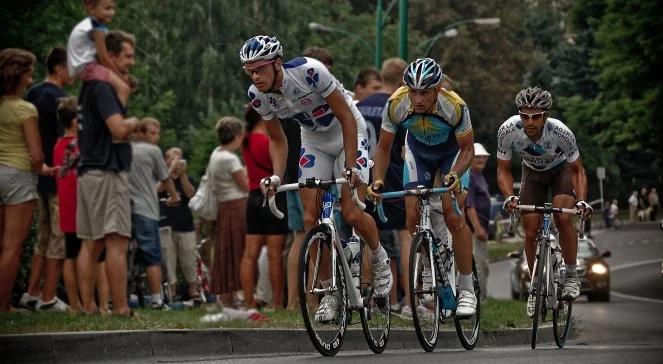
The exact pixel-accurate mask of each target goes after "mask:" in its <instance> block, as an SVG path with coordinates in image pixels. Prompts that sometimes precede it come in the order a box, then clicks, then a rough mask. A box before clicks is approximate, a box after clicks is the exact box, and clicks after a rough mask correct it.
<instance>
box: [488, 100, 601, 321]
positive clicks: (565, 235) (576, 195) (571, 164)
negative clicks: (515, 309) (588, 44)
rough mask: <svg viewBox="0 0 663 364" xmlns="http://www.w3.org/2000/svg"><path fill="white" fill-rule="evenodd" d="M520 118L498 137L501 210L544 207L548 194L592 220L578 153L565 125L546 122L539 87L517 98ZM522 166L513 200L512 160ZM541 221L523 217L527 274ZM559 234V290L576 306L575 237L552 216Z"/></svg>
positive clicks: (546, 106) (565, 218) (562, 219)
mask: <svg viewBox="0 0 663 364" xmlns="http://www.w3.org/2000/svg"><path fill="white" fill-rule="evenodd" d="M516 106H517V107H518V113H519V114H518V115H514V116H512V117H510V118H509V119H507V120H506V121H505V122H504V123H503V124H502V126H501V127H500V129H499V131H498V133H497V183H498V185H499V188H500V190H501V191H502V193H503V194H504V196H505V197H506V201H505V202H504V208H505V209H506V210H508V211H512V210H513V209H514V208H515V207H516V205H518V204H524V205H539V206H540V205H543V204H544V203H546V202H548V201H547V200H548V190H549V189H550V190H551V192H552V196H553V201H552V203H553V206H555V207H565V208H572V207H574V206H575V207H576V208H578V209H581V210H583V211H584V215H585V216H589V215H591V212H592V208H591V206H589V204H587V203H586V202H585V201H584V200H585V196H586V192H587V177H586V175H585V169H584V167H583V165H582V162H581V161H580V152H579V151H578V146H577V145H576V140H575V136H574V135H573V132H572V131H571V130H570V129H569V128H568V127H567V126H566V125H564V123H562V122H561V121H559V120H557V119H553V118H550V117H549V116H548V114H549V110H550V108H551V106H552V95H551V94H550V93H549V92H548V91H544V90H542V89H540V88H538V87H533V88H531V87H530V88H527V89H524V90H521V91H520V92H519V93H518V95H517V96H516ZM514 152H515V153H516V154H518V155H520V156H521V158H522V161H523V167H522V180H521V185H520V196H514V195H513V176H512V174H511V155H512V154H513V153H514ZM540 219H541V215H540V214H536V213H523V215H522V223H523V227H524V230H525V254H526V256H527V264H528V266H529V270H530V274H531V272H532V268H533V267H532V266H533V264H534V254H535V249H536V248H535V242H534V240H535V238H536V234H537V232H538V229H539V227H540V225H541V223H540ZM555 224H556V226H557V227H558V229H559V235H560V236H559V238H560V244H561V246H562V255H563V257H564V261H565V263H566V280H565V281H564V289H563V290H562V298H563V299H564V300H569V301H570V300H574V299H576V298H577V297H578V295H579V294H580V284H579V282H578V277H577V274H576V254H577V249H578V237H577V235H576V229H575V225H574V223H573V220H572V219H571V217H570V216H569V215H563V214H559V215H557V214H556V215H555ZM534 304H535V300H534V298H533V296H532V295H530V296H529V297H528V299H527V315H528V316H529V317H532V315H533V313H534Z"/></svg>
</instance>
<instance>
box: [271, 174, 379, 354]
mask: <svg viewBox="0 0 663 364" xmlns="http://www.w3.org/2000/svg"><path fill="white" fill-rule="evenodd" d="M348 173H349V171H347V170H346V171H344V176H345V178H339V179H336V180H331V181H328V180H320V179H315V178H309V179H307V180H306V182H304V183H292V184H287V185H283V186H280V187H279V188H278V189H277V193H279V192H283V191H291V190H297V189H300V188H313V189H317V190H318V191H319V192H320V193H321V194H322V206H321V214H320V219H319V220H318V224H317V225H316V226H314V227H313V228H312V229H311V230H310V231H309V232H308V234H307V236H306V238H305V240H304V243H303V244H302V247H301V250H300V253H299V286H298V287H299V302H300V308H301V312H302V317H303V319H304V325H305V326H306V332H307V333H308V336H309V338H310V339H311V342H312V343H313V346H314V347H315V348H316V349H317V350H318V352H319V353H320V354H322V355H324V356H333V355H336V354H337V353H338V352H339V350H340V349H341V347H342V345H343V340H344V338H345V332H346V329H347V326H348V324H350V323H352V322H351V321H352V313H353V312H358V313H359V317H360V320H361V325H362V329H363V332H364V337H365V339H366V342H367V343H368V346H369V348H370V349H371V350H372V351H373V352H374V353H376V354H379V353H381V352H383V351H384V349H385V348H386V346H387V341H388V339H389V332H390V327H391V326H390V325H391V316H390V310H389V307H390V303H389V296H387V297H385V298H376V297H375V295H374V290H373V287H372V280H371V279H370V278H371V277H370V275H371V273H370V272H371V270H370V264H369V265H366V264H361V262H362V257H363V256H364V254H363V253H364V250H365V247H366V244H365V243H364V242H363V241H360V240H359V238H358V237H356V236H354V237H353V238H351V241H352V240H353V239H356V240H357V241H359V244H356V245H358V247H357V248H353V246H355V245H351V246H345V247H344V246H343V242H342V241H341V240H340V239H339V237H338V233H337V230H336V225H335V223H334V220H333V218H332V206H333V202H334V200H335V197H334V195H333V194H331V193H330V192H329V189H330V188H331V186H333V185H335V184H343V183H347V179H348V178H349V177H350V176H349V175H348ZM350 194H351V197H352V199H353V201H354V202H355V204H356V205H357V206H359V207H360V208H362V209H364V208H365V207H366V206H365V205H364V204H363V203H362V202H361V201H360V200H359V199H358V197H357V194H356V191H354V190H353V189H350ZM268 201H269V207H270V210H271V211H272V213H273V214H274V215H275V216H277V217H279V218H282V217H283V214H282V213H281V212H280V211H279V210H278V208H277V207H276V203H275V198H274V196H272V197H270V198H269V199H268ZM353 234H354V232H353ZM330 293H333V294H338V295H340V297H341V299H340V303H339V304H340V306H341V307H340V308H339V314H338V317H337V318H336V319H335V320H332V321H331V322H320V321H318V320H316V319H315V314H316V311H317V309H318V306H319V305H320V302H321V300H322V297H323V296H324V295H325V294H330ZM354 323H356V322H354Z"/></svg>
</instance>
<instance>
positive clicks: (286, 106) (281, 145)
mask: <svg viewBox="0 0 663 364" xmlns="http://www.w3.org/2000/svg"><path fill="white" fill-rule="evenodd" d="M239 56H240V59H241V61H242V64H243V65H244V70H245V71H246V73H247V74H248V75H249V76H250V77H251V81H252V82H253V85H251V87H249V92H248V94H249V98H250V99H251V105H252V106H253V108H254V109H255V110H256V111H257V112H258V113H259V114H260V115H261V116H262V118H263V119H264V120H266V121H267V124H266V126H267V131H268V134H269V139H270V145H269V149H270V155H271V159H272V164H273V167H274V175H273V176H271V177H270V178H269V187H270V190H269V191H268V190H267V188H265V184H264V183H263V184H261V185H262V186H263V192H265V193H268V194H269V193H273V189H275V188H276V187H278V185H279V184H280V181H281V178H282V177H283V173H284V170H285V165H286V158H287V155H288V144H287V140H286V138H285V136H284V134H283V129H282V127H281V124H280V123H279V121H278V119H288V120H296V121H297V122H299V124H300V125H301V136H302V147H301V150H300V159H299V181H300V182H304V181H305V180H306V179H307V178H309V177H315V178H321V179H331V178H332V176H333V175H336V176H337V177H340V176H341V171H342V170H343V169H344V168H345V169H349V170H351V171H352V177H351V179H350V181H349V183H350V185H351V186H352V187H353V188H354V187H359V186H361V188H358V189H357V192H358V194H359V196H360V198H361V199H363V198H364V195H365V192H366V187H365V186H366V183H367V182H368V177H369V174H368V150H367V144H368V143H367V138H366V132H365V130H366V127H365V122H364V119H363V117H362V116H361V114H360V113H359V111H358V110H357V108H356V107H355V106H354V103H353V102H352V97H351V96H350V95H349V94H348V93H347V92H346V91H345V89H344V88H343V85H342V84H341V83H340V82H339V81H338V80H336V78H335V77H334V76H333V75H332V74H331V73H329V71H328V70H327V68H326V67H325V66H324V65H323V64H322V63H321V62H319V61H317V60H315V59H313V58H307V57H299V58H295V59H293V60H291V61H289V62H285V63H284V62H283V59H282V57H283V48H282V47H281V44H280V42H279V41H278V40H277V39H276V38H275V37H269V36H263V35H259V36H255V37H253V38H250V39H249V40H247V41H246V42H245V43H244V45H243V46H242V48H241V50H240V52H239ZM301 197H302V203H303V205H304V226H305V229H306V230H308V229H310V228H311V227H312V226H314V225H315V223H316V221H317V219H318V216H319V206H320V201H319V197H318V195H317V191H315V190H307V189H302V190H301ZM341 211H342V214H343V218H344V219H345V221H346V222H347V223H348V224H349V225H351V226H352V227H354V228H355V230H356V231H357V233H358V234H359V235H360V236H361V237H362V238H363V239H364V241H366V243H367V244H368V246H369V247H370V250H371V252H372V263H373V286H374V288H375V294H376V296H377V297H386V296H387V295H389V291H390V289H391V285H392V276H391V270H390V269H389V266H390V262H389V258H388V257H387V253H386V252H385V250H384V248H382V247H381V245H380V242H379V240H378V230H377V228H376V226H375V221H374V220H373V219H372V218H371V216H370V215H368V214H367V213H365V212H363V211H361V210H360V209H359V208H358V207H356V206H355V205H354V203H353V202H352V200H351V199H350V194H349V187H348V186H347V185H344V186H343V187H342V194H341ZM339 303H340V296H339V295H338V293H332V294H328V295H326V296H325V297H323V299H322V301H321V303H320V307H319V309H318V312H317V313H316V317H315V318H316V320H318V321H321V322H329V321H332V320H334V319H335V318H336V317H337V315H338V308H339ZM387 309H388V308H387Z"/></svg>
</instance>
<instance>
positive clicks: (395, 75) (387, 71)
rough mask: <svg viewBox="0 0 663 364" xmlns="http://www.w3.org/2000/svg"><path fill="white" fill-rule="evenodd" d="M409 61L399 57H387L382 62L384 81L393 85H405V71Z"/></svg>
mask: <svg viewBox="0 0 663 364" xmlns="http://www.w3.org/2000/svg"><path fill="white" fill-rule="evenodd" d="M405 68H407V63H406V62H405V61H404V60H402V59H400V58H397V57H394V58H387V59H385V60H384V62H382V72H381V74H382V83H384V84H385V85H388V86H391V87H399V86H402V85H403V73H404V72H405Z"/></svg>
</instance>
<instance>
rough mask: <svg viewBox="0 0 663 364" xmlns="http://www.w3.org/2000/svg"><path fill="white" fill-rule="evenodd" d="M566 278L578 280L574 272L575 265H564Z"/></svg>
mask: <svg viewBox="0 0 663 364" xmlns="http://www.w3.org/2000/svg"><path fill="white" fill-rule="evenodd" d="M565 275H566V277H567V278H576V279H577V278H578V273H577V272H576V265H575V264H567V265H566V274H565Z"/></svg>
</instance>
